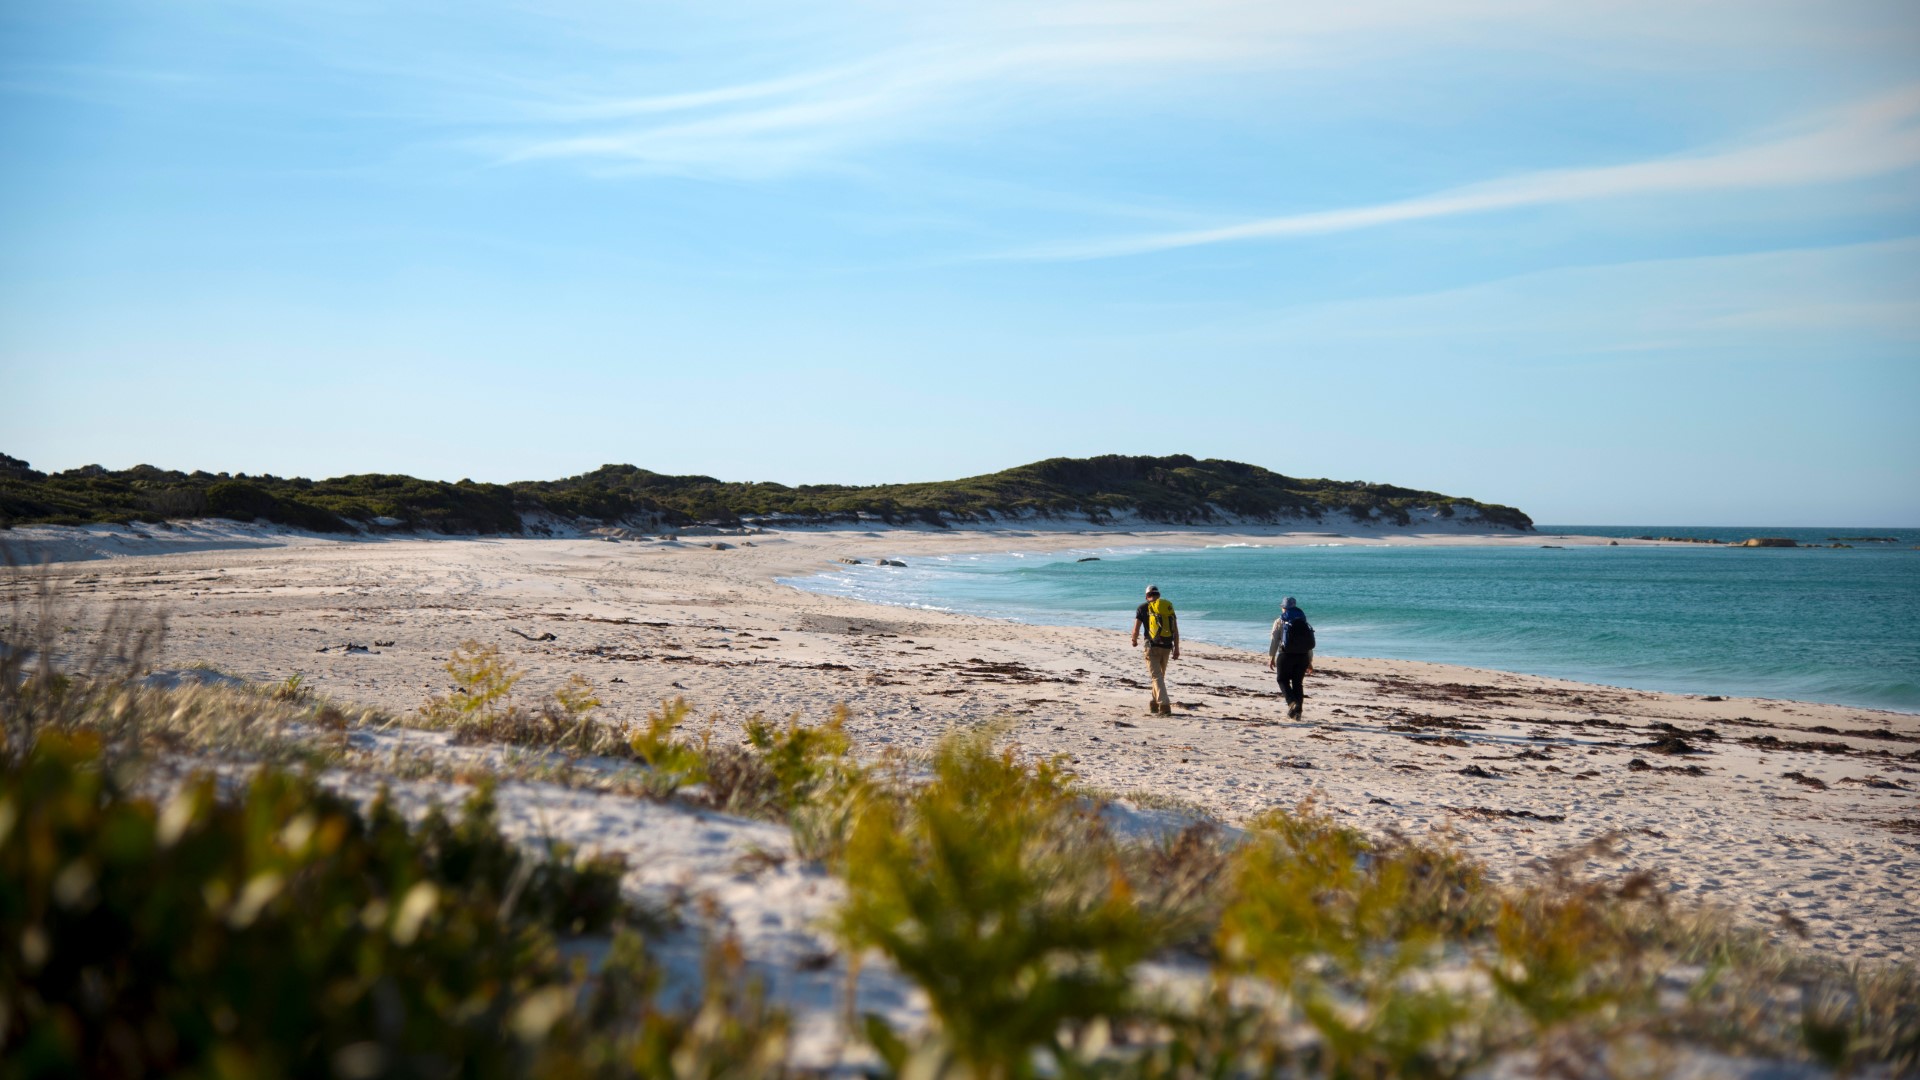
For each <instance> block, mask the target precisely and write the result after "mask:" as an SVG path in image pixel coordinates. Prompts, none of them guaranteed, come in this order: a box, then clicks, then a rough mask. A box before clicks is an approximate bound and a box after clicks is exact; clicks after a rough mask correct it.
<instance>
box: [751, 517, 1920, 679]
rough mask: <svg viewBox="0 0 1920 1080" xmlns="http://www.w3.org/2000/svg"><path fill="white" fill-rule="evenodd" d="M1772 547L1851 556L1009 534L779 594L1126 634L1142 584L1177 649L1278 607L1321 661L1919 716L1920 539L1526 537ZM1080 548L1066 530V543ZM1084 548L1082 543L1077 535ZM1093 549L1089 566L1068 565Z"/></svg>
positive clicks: (1251, 631) (1228, 639) (1259, 633)
mask: <svg viewBox="0 0 1920 1080" xmlns="http://www.w3.org/2000/svg"><path fill="white" fill-rule="evenodd" d="M1557 533H1565V534H1574V533H1578V534H1583V535H1589V536H1592V535H1600V536H1618V537H1629V536H1640V535H1647V534H1651V535H1654V536H1699V537H1717V538H1720V539H1725V540H1733V541H1737V540H1741V539H1745V538H1746V537H1749V536H1786V537H1791V538H1793V539H1795V540H1798V541H1799V542H1801V543H1803V544H1805V543H1815V542H1817V543H1823V544H1824V543H1827V542H1829V541H1828V538H1829V537H1864V536H1875V537H1893V538H1895V540H1894V541H1893V542H1891V543H1866V542H1858V541H1854V543H1855V546H1854V547H1853V548H1851V549H1849V550H1832V549H1828V548H1820V549H1810V548H1795V549H1768V548H1758V549H1755V548H1742V549H1732V548H1723V547H1709V546H1705V545H1702V546H1698V547H1694V546H1688V547H1658V548H1654V547H1607V546H1596V547H1585V546H1582V547H1566V548H1564V549H1557V550H1555V549H1548V548H1544V547H1540V546H1529V547H1524V548H1491V547H1421V546H1406V547H1398V546H1396V547H1361V546H1353V545H1345V544H1342V543H1341V542H1340V540H1339V539H1337V538H1329V539H1328V540H1327V542H1326V543H1324V544H1320V545H1314V546H1308V547H1265V546H1259V545H1246V546H1239V545H1234V546H1220V547H1212V548H1203V549H1185V550H1170V549H1169V550H1155V549H1152V548H1142V547H1133V548H1126V547H1118V546H1114V547H1096V546H1086V547H1081V548H1078V549H1076V550H1071V551H1065V550H1062V551H1055V552H1051V553H1044V554H1043V553H1040V552H1039V551H1038V550H1029V551H1022V550H1018V549H1017V548H1015V547H1014V546H1013V545H1016V544H1020V543H1029V544H1033V545H1035V547H1036V548H1037V547H1038V546H1039V545H1040V541H1038V540H1028V541H1020V540H1013V541H1009V542H1008V548H1007V549H1006V550H1002V551H998V552H983V553H980V554H975V555H956V556H944V557H914V558H911V559H908V560H907V561H908V564H909V565H908V566H907V567H906V568H905V569H904V570H903V569H898V568H891V567H877V566H849V567H837V568H835V569H834V570H833V571H831V572H827V573H823V574H820V575H818V576H816V577H812V578H806V579H795V580H792V581H790V582H789V583H790V584H794V585H798V586H800V587H802V588H806V589H810V590H814V591H819V592H829V593H835V594H839V595H844V596H851V597H856V598H859V599H863V600H870V601H875V602H879V603H884V604H896V605H903V606H909V607H923V608H936V609H942V610H949V611H960V612H967V613H970V614H977V615H993V616H999V617H1002V618H1010V619H1016V620H1020V621H1023V622H1033V623H1049V624H1058V625H1077V626H1104V627H1111V628H1113V629H1115V630H1116V631H1118V632H1120V633H1125V632H1126V630H1127V628H1128V626H1129V625H1130V623H1131V622H1132V616H1133V608H1134V605H1135V604H1137V603H1138V602H1139V599H1140V591H1141V589H1142V588H1143V587H1144V586H1145V585H1146V583H1147V582H1149V581H1151V582H1154V583H1157V584H1158V585H1159V586H1160V588H1161V589H1162V590H1163V591H1164V592H1165V594H1166V596H1167V598H1168V599H1170V600H1172V601H1173V602H1174V603H1175V604H1176V605H1177V606H1178V607H1179V610H1180V624H1181V629H1182V632H1183V634H1184V635H1185V636H1187V637H1189V638H1195V639H1199V640H1203V641H1210V642H1215V643H1218V644H1223V645H1232V646H1238V647H1241V648H1250V649H1265V648H1266V642H1267V628H1268V627H1269V626H1270V625H1271V624H1272V621H1273V618H1274V616H1275V615H1277V614H1278V613H1279V606H1280V599H1281V597H1283V596H1288V595H1291V596H1295V597H1298V598H1299V600H1300V605H1301V607H1303V608H1304V609H1306V611H1307V614H1308V616H1309V617H1310V618H1312V620H1313V624H1314V628H1315V629H1316V631H1317V632H1318V637H1319V642H1320V650H1321V652H1322V653H1323V654H1325V655H1330V656H1371V657H1388V658H1393V659H1403V660H1430V661H1437V662H1441V663H1449V664H1466V665H1470V666H1473V667H1483V668H1496V669H1500V670H1505V671H1519V672H1526V673H1530V674H1536V675H1549V676H1558V677H1562V678H1570V679H1579V680H1582V681H1586V682H1598V683H1605V684H1609V685H1615V686H1630V687H1638V688H1642V689H1648V690H1666V691H1674V692H1679V693H1694V694H1727V695H1741V696H1746V695H1754V696H1762V697H1777V698H1796V699H1800V700H1805V701H1821V702H1830V703H1834V704H1842V705H1855V706H1866V707H1872V708H1883V709H1896V710H1900V711H1904V712H1920V550H1916V549H1915V547H1914V545H1916V544H1920V531H1916V530H1900V529H1861V528H1844V529H1779V528H1719V529H1712V528H1706V529H1703V528H1690V527H1682V526H1671V525H1665V526H1629V527H1619V526H1604V527H1603V526H1542V527H1541V528H1540V530H1539V536H1538V538H1537V540H1538V544H1541V545H1547V544H1553V543H1555V542H1556V539H1555V534H1557ZM1075 539H1079V538H1075ZM1081 542H1082V543H1084V542H1085V541H1084V540H1082V541H1081ZM1088 556H1097V557H1098V561H1092V562H1081V561H1079V560H1080V559H1083V558H1086V557H1088Z"/></svg>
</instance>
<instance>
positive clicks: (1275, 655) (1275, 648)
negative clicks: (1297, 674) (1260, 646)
mask: <svg viewBox="0 0 1920 1080" xmlns="http://www.w3.org/2000/svg"><path fill="white" fill-rule="evenodd" d="M1285 625H1286V623H1284V622H1281V621H1280V620H1279V619H1275V620H1273V633H1272V634H1271V635H1270V636H1269V637H1268V638H1267V670H1268V671H1272V670H1273V665H1274V664H1275V663H1277V662H1278V660H1279V656H1280V634H1281V628H1282V627H1284V626H1285Z"/></svg>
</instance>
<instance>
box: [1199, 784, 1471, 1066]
mask: <svg viewBox="0 0 1920 1080" xmlns="http://www.w3.org/2000/svg"><path fill="white" fill-rule="evenodd" d="M1254 830H1255V832H1254V836H1253V837H1252V838H1251V839H1250V840H1249V841H1248V843H1247V844H1246V845H1245V846H1243V847H1242V848H1241V850H1240V851H1239V852H1238V853H1237V855H1236V857H1235V866H1234V870H1233V884H1232V895H1233V900H1232V902H1231V903H1230V904H1229V906H1228V908H1227V910H1226V913H1225V915H1224V917H1223V918H1222V920H1221V924H1220V935H1221V944H1220V950H1221V954H1222V955H1223V956H1224V957H1226V958H1227V960H1228V962H1229V964H1230V965H1231V966H1232V967H1233V968H1236V969H1239V970H1243V971H1246V972H1250V973H1253V974H1257V975H1260V976H1263V977H1265V978H1266V979H1268V980H1270V981H1271V982H1272V983H1273V984H1274V985H1275V986H1276V987H1279V988H1281V989H1282V990H1284V991H1285V993H1286V994H1287V995H1288V997H1289V998H1290V999H1291V1001H1292V1002H1293V1004H1294V1006H1295V1008H1297V1009H1298V1010H1299V1013H1300V1015H1301V1016H1302V1018H1304V1019H1305V1020H1306V1022H1307V1023H1309V1024H1311V1025H1312V1027H1313V1028H1314V1029H1315V1030H1316V1031H1317V1032H1318V1033H1319V1036H1320V1040H1321V1042H1320V1046H1319V1049H1318V1056H1319V1058H1320V1059H1321V1061H1322V1065H1323V1068H1325V1070H1326V1071H1327V1072H1328V1073H1330V1074H1331V1075H1334V1076H1347V1077H1389V1076H1439V1075H1449V1074H1452V1073H1454V1072H1457V1071H1459V1070H1460V1069H1461V1068H1463V1067H1464V1066H1465V1065H1466V1064H1467V1063H1468V1056H1467V1055H1466V1053H1465V1052H1464V1051H1463V1042H1464V1040H1463V1036H1464V1032H1462V1031H1461V1030H1460V1027H1461V1022H1462V1021H1463V1020H1464V1019H1465V1018H1466V1016H1467V1015H1468V1012H1469V1009H1468V1006H1467V1004H1466V1003H1465V1002H1464V1001H1462V1000H1460V999H1459V998H1457V997H1456V996H1455V995H1454V994H1453V993H1451V992H1449V991H1447V990H1446V989H1444V988H1442V987H1440V986H1437V985H1435V984H1433V983H1432V981H1431V980H1428V979H1422V978H1418V977H1414V976H1415V975H1416V973H1418V972H1419V971H1420V970H1421V969H1423V968H1426V967H1430V966H1432V965H1433V964H1434V963H1435V962H1436V961H1437V959H1438V957H1439V950H1440V946H1441V945H1442V943H1443V942H1444V941H1446V940H1447V939H1448V938H1449V937H1458V936H1461V935H1462V934H1463V932H1465V931H1470V930H1472V929H1474V928H1475V923H1476V921H1477V919H1476V916H1477V914H1478V913H1477V911H1476V907H1477V905H1479V904H1483V903H1484V899H1483V897H1482V896H1481V895H1480V894H1481V893H1482V891H1483V890H1482V883H1481V881H1480V878H1479V874H1478V872H1477V870H1475V869H1474V868H1473V867H1472V865H1471V864H1469V863H1468V862H1466V861H1465V860H1464V859H1461V858H1459V857H1457V856H1455V855H1452V854H1450V853H1448V852H1444V851H1438V850H1434V849H1429V848H1422V847H1419V846H1416V845H1412V844H1407V843H1392V844H1386V845H1381V844H1376V843H1374V842H1372V841H1370V840H1368V839H1367V838H1366V837H1364V836H1362V835H1360V834H1359V833H1357V832H1355V831H1353V830H1351V829H1347V828H1342V827H1340V826H1338V825H1336V824H1334V823H1333V822H1332V821H1331V820H1330V819H1328V818H1326V817H1325V816H1323V815H1321V814H1319V813H1317V812H1315V811H1313V809H1312V808H1311V807H1305V808H1303V809H1302V810H1301V811H1299V812H1296V813H1293V814H1287V813H1272V814H1269V815H1267V816H1266V817H1264V818H1262V819H1260V820H1259V821H1257V822H1255V823H1254Z"/></svg>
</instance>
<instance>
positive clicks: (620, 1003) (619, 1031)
mask: <svg viewBox="0 0 1920 1080" xmlns="http://www.w3.org/2000/svg"><path fill="white" fill-rule="evenodd" d="M744 970H745V964H744V962H743V958H742V956H741V953H740V948H739V945H738V943H737V942H735V941H734V940H733V939H731V938H724V939H721V940H720V941H718V942H716V943H715V944H714V945H713V946H712V947H711V948H709V949H708V951H707V958H706V970H705V977H704V979H703V980H702V994H701V1000H700V1002H699V1004H698V1005H696V1006H694V1007H693V1009H692V1010H691V1011H690V1012H688V1013H686V1014H676V1013H668V1012H663V1011H661V1010H660V1009H658V1008H657V1007H656V1006H655V1004H654V1001H655V998H656V997H657V996H658V994H659V990H660V973H659V970H658V968H656V967H655V966H654V965H653V963H652V962H651V961H650V960H649V959H648V957H647V954H646V945H645V942H644V941H642V940H641V938H640V936H639V935H638V934H633V933H625V932H623V933H621V934H619V935H617V936H616V937H615V938H614V940H613V948H612V950H611V952H610V954H609V956H608V958H607V962H606V964H605V965H604V966H603V967H602V968H601V969H600V972H599V977H598V978H597V979H596V980H595V981H594V984H593V990H592V993H591V994H590V995H589V996H588V998H587V1003H586V1007H585V1009H584V1011H583V1012H582V1013H580V1014H578V1016H577V1018H576V1017H569V1018H567V1019H565V1020H564V1021H563V1022H562V1026H561V1027H560V1028H559V1029H558V1030H557V1031H556V1032H555V1034H554V1038H552V1039H551V1040H550V1041H549V1042H548V1045H547V1049H546V1052H545V1053H544V1054H542V1055H541V1057H540V1059H539V1060H538V1062H537V1063H536V1065H535V1068H534V1069H533V1075H535V1076H540V1077H624V1076H640V1077H649V1078H654V1077H662V1078H672V1080H758V1078H763V1077H775V1076H781V1075H784V1074H785V1072H786V1068H785V1064H786V1054H787V1048H788V1028H789V1024H788V1021H787V1018H786V1016H785V1014H783V1013H781V1012H780V1011H779V1010H777V1009H774V1008H771V1007H769V1006H768V1004H767V1000H766V994H765V992H764V990H763V988H762V987H761V986H760V984H759V983H757V982H754V981H752V980H749V979H748V978H746V977H745V975H744Z"/></svg>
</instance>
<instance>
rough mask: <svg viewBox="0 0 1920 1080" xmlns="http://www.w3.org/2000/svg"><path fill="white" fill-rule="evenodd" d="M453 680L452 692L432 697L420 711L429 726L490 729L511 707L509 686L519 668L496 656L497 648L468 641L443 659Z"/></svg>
mask: <svg viewBox="0 0 1920 1080" xmlns="http://www.w3.org/2000/svg"><path fill="white" fill-rule="evenodd" d="M444 666H445V669H446V672H447V675H448V676H449V677H451V678H452V679H453V686H454V689H453V692H452V693H450V694H441V695H436V696H435V697H433V698H431V699H429V700H428V701H427V703H426V704H425V705H423V706H421V708H420V713H421V715H422V716H424V717H425V718H426V719H427V720H428V722H429V723H432V724H434V725H435V726H439V727H453V728H469V727H483V728H485V727H491V726H492V725H494V724H498V723H500V722H501V720H502V719H503V718H505V717H506V716H507V715H508V714H509V713H510V712H511V711H512V708H513V687H514V684H516V683H518V682H519V681H520V679H521V674H520V668H519V665H518V664H515V663H514V662H513V661H512V660H508V659H506V658H504V657H502V656H501V655H500V647H499V646H498V645H482V644H480V643H479V642H478V641H475V640H473V639H472V638H468V639H467V640H465V641H462V642H461V643H460V644H459V646H458V647H456V648H455V649H454V650H453V652H452V654H451V655H449V656H448V657H447V662H446V664H445V665H444Z"/></svg>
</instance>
